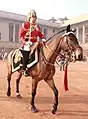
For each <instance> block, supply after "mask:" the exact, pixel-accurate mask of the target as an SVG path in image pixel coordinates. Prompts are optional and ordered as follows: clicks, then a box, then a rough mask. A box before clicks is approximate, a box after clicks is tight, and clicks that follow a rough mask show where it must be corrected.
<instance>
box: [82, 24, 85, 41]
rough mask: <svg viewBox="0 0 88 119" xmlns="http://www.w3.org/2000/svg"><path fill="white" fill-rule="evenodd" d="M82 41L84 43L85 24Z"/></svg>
mask: <svg viewBox="0 0 88 119" xmlns="http://www.w3.org/2000/svg"><path fill="white" fill-rule="evenodd" d="M82 43H85V26H84V25H83V39H82Z"/></svg>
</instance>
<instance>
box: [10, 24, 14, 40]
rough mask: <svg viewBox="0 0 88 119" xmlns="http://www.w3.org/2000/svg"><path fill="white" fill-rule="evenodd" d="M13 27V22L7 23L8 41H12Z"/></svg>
mask: <svg viewBox="0 0 88 119" xmlns="http://www.w3.org/2000/svg"><path fill="white" fill-rule="evenodd" d="M13 28H14V24H13V23H9V41H10V42H12V41H13Z"/></svg>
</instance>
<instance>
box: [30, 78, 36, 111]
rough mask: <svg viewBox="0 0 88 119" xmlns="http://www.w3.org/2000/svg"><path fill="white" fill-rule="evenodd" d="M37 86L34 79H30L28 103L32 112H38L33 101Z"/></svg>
mask: <svg viewBox="0 0 88 119" xmlns="http://www.w3.org/2000/svg"><path fill="white" fill-rule="evenodd" d="M37 84H38V82H37V81H36V79H32V96H31V102H30V103H31V111H32V112H38V110H37V108H36V107H35V105H34V99H35V95H36V88H37Z"/></svg>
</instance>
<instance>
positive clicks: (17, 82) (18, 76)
mask: <svg viewBox="0 0 88 119" xmlns="http://www.w3.org/2000/svg"><path fill="white" fill-rule="evenodd" d="M21 77H22V73H20V72H18V74H17V78H16V95H17V98H21V95H20V93H19V83H20V79H21Z"/></svg>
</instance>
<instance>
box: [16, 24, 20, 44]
mask: <svg viewBox="0 0 88 119" xmlns="http://www.w3.org/2000/svg"><path fill="white" fill-rule="evenodd" d="M15 41H16V42H18V41H19V24H15Z"/></svg>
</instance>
